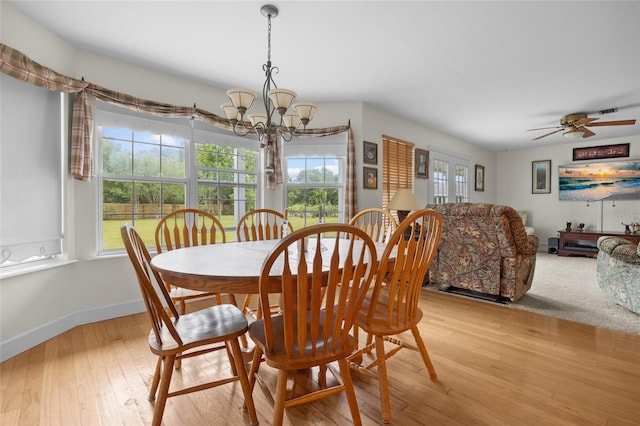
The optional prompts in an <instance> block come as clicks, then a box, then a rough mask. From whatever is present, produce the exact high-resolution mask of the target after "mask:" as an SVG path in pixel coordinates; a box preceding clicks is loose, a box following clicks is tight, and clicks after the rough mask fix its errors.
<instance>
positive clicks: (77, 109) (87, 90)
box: [0, 44, 357, 219]
mask: <svg viewBox="0 0 640 426" xmlns="http://www.w3.org/2000/svg"><path fill="white" fill-rule="evenodd" d="M0 71H1V72H2V73H4V74H7V75H10V76H12V77H15V78H17V79H19V80H23V81H25V82H28V83H32V84H35V85H37V86H40V87H44V88H47V89H49V90H57V91H59V92H63V93H74V94H75V99H74V103H73V121H72V129H71V174H72V175H73V177H74V178H75V179H78V180H82V181H85V182H86V181H89V178H90V176H91V164H92V163H91V156H92V152H91V136H92V130H93V106H92V103H91V99H90V97H89V96H93V97H94V98H97V99H100V100H102V101H105V102H109V103H113V104H117V105H119V106H121V107H124V108H128V109H131V110H134V111H138V112H145V113H147V114H153V115H157V116H161V117H194V116H196V117H199V118H201V119H202V120H203V121H204V122H206V123H208V124H211V125H213V126H216V127H218V128H221V129H225V130H229V131H231V130H232V126H231V124H230V123H229V120H227V119H226V118H224V117H221V116H219V115H216V114H214V113H212V112H209V111H206V110H203V109H200V108H196V106H195V105H194V106H193V107H183V106H175V105H171V104H166V103H161V102H155V101H150V100H145V99H140V98H136V97H134V96H130V95H127V94H125V93H120V92H116V91H113V90H109V89H106V88H104V87H100V86H98V85H95V84H93V83H89V82H85V81H84V79H81V80H78V79H74V78H71V77H67V76H65V75H62V74H60V73H58V72H56V71H53V70H52V69H50V68H47V67H45V66H43V65H40V64H39V63H37V62H35V61H32V60H31V59H29V58H28V57H27V56H26V55H24V54H23V53H22V52H20V51H18V50H15V49H13V48H11V47H9V46H7V45H5V44H0ZM341 132H348V137H347V140H348V142H347V143H348V150H347V188H346V197H345V198H346V200H345V218H346V219H348V218H351V217H352V216H353V215H354V214H355V212H356V211H357V204H356V203H357V200H356V188H357V187H356V176H355V146H354V141H353V132H352V130H351V126H350V125H347V126H338V127H328V128H323V129H306V130H305V132H304V134H303V135H302V137H304V138H319V137H323V136H329V135H335V134H337V133H341ZM279 144H280V141H276V143H275V146H274V148H275V149H273V150H271V151H272V152H273V154H274V157H275V158H274V160H275V162H274V165H275V166H276V167H275V173H273V174H272V175H271V176H269V179H268V186H269V188H275V186H276V185H278V184H281V183H282V165H281V161H280V147H279Z"/></svg>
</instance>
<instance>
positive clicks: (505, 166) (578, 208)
mask: <svg viewBox="0 0 640 426" xmlns="http://www.w3.org/2000/svg"><path fill="white" fill-rule="evenodd" d="M619 143H629V144H630V152H629V158H631V159H636V158H640V135H639V136H635V137H632V138H618V139H605V140H599V141H597V142H591V143H589V142H585V141H580V142H575V143H561V144H558V145H553V146H545V147H540V148H536V149H523V150H517V151H505V152H500V153H498V168H497V188H498V190H497V195H496V202H497V203H499V204H507V205H510V206H512V207H514V208H515V209H516V210H525V211H527V212H528V216H529V217H528V225H529V226H532V227H534V228H535V230H536V232H535V233H536V235H537V236H538V237H539V238H540V244H541V245H543V246H546V245H547V242H548V238H550V237H557V236H558V234H557V231H558V230H563V229H564V228H565V226H566V222H572V223H573V224H574V226H575V225H576V224H578V223H584V224H585V229H587V230H596V231H600V230H601V229H600V210H601V206H602V207H603V209H602V210H603V217H602V222H603V227H602V228H603V230H605V231H618V232H623V231H624V226H622V225H621V222H624V223H631V222H632V221H633V220H634V219H635V220H638V219H639V218H640V201H637V200H635V201H631V200H619V201H616V202H615V204H616V207H612V205H613V203H612V202H611V201H606V202H604V203H601V202H595V203H591V205H590V206H587V203H586V202H582V201H560V200H559V199H558V166H560V165H564V164H571V163H573V148H577V147H585V146H600V145H615V144H619ZM538 160H551V193H550V194H532V193H531V174H532V173H531V162H532V161H538ZM612 160H614V159H612ZM612 160H598V161H612ZM591 162H593V160H592V161H591Z"/></svg>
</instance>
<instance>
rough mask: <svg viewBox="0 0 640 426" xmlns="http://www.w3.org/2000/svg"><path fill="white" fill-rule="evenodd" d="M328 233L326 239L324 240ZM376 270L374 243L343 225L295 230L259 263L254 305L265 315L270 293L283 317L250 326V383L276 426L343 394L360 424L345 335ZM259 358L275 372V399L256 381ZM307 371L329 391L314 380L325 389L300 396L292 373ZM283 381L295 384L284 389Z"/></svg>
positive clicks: (352, 345)
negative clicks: (290, 412) (314, 371)
mask: <svg viewBox="0 0 640 426" xmlns="http://www.w3.org/2000/svg"><path fill="white" fill-rule="evenodd" d="M327 233H330V234H329V235H332V236H331V237H328V238H327V237H325V238H324V239H322V238H321V237H322V236H323V234H325V235H326V234H327ZM376 268H377V254H376V248H375V244H374V242H373V240H371V237H369V236H368V235H367V234H366V233H365V232H364V231H362V230H361V229H358V228H356V227H354V226H351V225H347V224H320V225H314V226H310V227H306V228H303V229H300V230H298V231H296V232H294V233H292V234H291V235H289V236H287V237H285V238H283V239H282V241H280V242H279V243H278V245H277V246H276V247H275V248H274V249H273V250H272V251H271V253H270V254H269V255H268V256H267V258H266V259H265V261H264V264H263V267H262V273H261V275H260V281H259V290H260V293H259V303H260V305H261V306H262V310H263V312H266V313H269V312H270V311H269V294H270V292H274V291H275V292H281V293H282V299H281V300H282V302H281V306H280V308H281V311H280V312H279V313H278V314H265V315H264V316H263V318H262V319H259V320H256V321H254V322H252V323H251V324H250V325H249V336H250V337H251V338H252V339H253V341H254V342H255V344H256V349H255V351H254V355H253V361H252V364H251V372H250V374H249V380H250V382H251V386H252V389H253V387H254V386H255V383H256V382H258V384H259V385H260V387H261V388H262V390H263V391H264V392H265V394H266V395H267V397H268V399H269V401H270V402H272V403H273V405H274V409H273V424H274V425H281V424H282V422H283V417H284V410H285V408H288V407H293V406H296V405H300V404H305V403H307V402H311V401H315V400H317V399H320V398H323V397H326V396H329V395H333V394H335V393H337V392H342V391H344V392H345V394H346V397H347V401H348V404H349V409H350V410H351V416H352V419H353V423H354V424H356V425H359V424H361V420H360V413H359V410H358V403H357V400H356V396H355V391H354V388H353V382H352V381H351V373H350V371H349V364H348V362H347V357H348V355H349V354H350V353H351V352H353V351H354V350H355V349H356V339H355V337H354V336H353V335H352V334H350V333H351V331H352V325H353V321H354V320H355V317H356V315H357V313H358V310H359V309H360V306H361V304H362V302H363V300H364V298H365V295H366V293H367V291H368V289H369V287H370V284H371V282H372V281H373V277H374V275H375V271H376ZM323 288H325V291H322V290H323ZM263 358H264V362H266V363H267V365H268V366H269V367H271V368H274V369H277V370H278V375H277V383H276V386H275V397H273V392H272V391H271V389H270V388H269V386H268V385H267V384H266V383H265V381H264V380H262V378H261V377H260V374H259V373H260V366H261V364H262V362H263V361H262V360H263ZM334 362H337V364H338V368H337V369H336V368H335V365H334V364H333V363H334ZM312 367H319V368H325V367H326V368H328V370H329V371H331V373H332V375H333V377H334V379H335V382H333V383H331V385H330V386H327V383H326V380H322V379H320V380H319V382H320V381H323V383H318V385H317V386H316V388H315V389H311V391H310V392H307V393H302V394H300V393H298V392H297V390H296V386H295V376H296V371H298V370H305V369H311V368H312ZM321 377H324V376H321ZM289 379H293V386H292V388H291V389H290V390H288V389H287V388H288V381H289ZM309 386H311V385H309Z"/></svg>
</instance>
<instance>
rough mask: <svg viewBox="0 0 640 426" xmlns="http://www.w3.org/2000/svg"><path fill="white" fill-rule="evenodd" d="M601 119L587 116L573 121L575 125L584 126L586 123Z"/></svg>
mask: <svg viewBox="0 0 640 426" xmlns="http://www.w3.org/2000/svg"><path fill="white" fill-rule="evenodd" d="M596 120H600V118H598V117H585V118H581V119H580V120H578V121H576V122H575V123H573V125H574V126H584V125H585V124H588V123H591V122H592V121H596Z"/></svg>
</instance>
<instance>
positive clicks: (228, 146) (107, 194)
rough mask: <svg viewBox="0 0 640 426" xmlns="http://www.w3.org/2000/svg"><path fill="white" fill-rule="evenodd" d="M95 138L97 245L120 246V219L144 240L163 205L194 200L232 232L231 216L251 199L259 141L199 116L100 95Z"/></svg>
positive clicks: (163, 211)
mask: <svg viewBox="0 0 640 426" xmlns="http://www.w3.org/2000/svg"><path fill="white" fill-rule="evenodd" d="M96 127H97V129H96V135H97V136H98V137H97V139H98V141H99V143H100V152H101V153H102V156H101V167H100V168H99V182H100V189H101V195H102V197H101V208H100V212H101V217H100V218H99V228H100V232H99V235H100V236H101V241H100V242H99V247H100V250H99V251H100V252H103V251H108V250H119V249H122V248H123V247H124V244H123V242H122V239H121V237H120V226H121V225H122V224H124V223H132V224H133V225H134V226H135V227H136V229H137V230H138V232H139V233H140V235H141V236H142V238H143V239H144V241H147V242H148V244H149V245H152V242H153V241H155V235H154V234H155V227H156V225H157V223H158V221H159V220H160V218H162V217H163V216H164V215H165V214H166V213H168V212H171V211H174V210H178V209H182V208H199V209H202V210H205V211H208V212H210V213H213V214H214V215H216V216H217V217H218V219H220V220H221V222H222V223H223V225H224V226H225V228H226V229H227V239H228V240H233V239H234V237H235V232H234V231H235V223H236V222H237V219H238V218H239V216H241V215H242V214H244V212H245V211H247V210H249V209H253V208H254V207H255V206H256V204H257V198H256V197H257V191H256V188H257V180H258V178H257V176H258V174H257V171H256V164H257V161H256V159H257V157H258V152H257V151H258V142H257V141H256V140H253V139H250V138H247V140H240V141H239V140H238V139H243V138H233V137H229V136H227V135H222V134H219V133H217V132H216V131H214V130H212V129H211V127H210V126H207V125H205V124H203V123H201V122H199V121H197V120H190V119H185V118H177V119H174V118H158V117H153V116H149V115H144V114H138V113H133V112H129V111H126V110H123V109H122V108H118V107H115V106H112V105H109V104H106V103H103V102H100V103H99V105H98V108H97V109H96Z"/></svg>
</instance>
